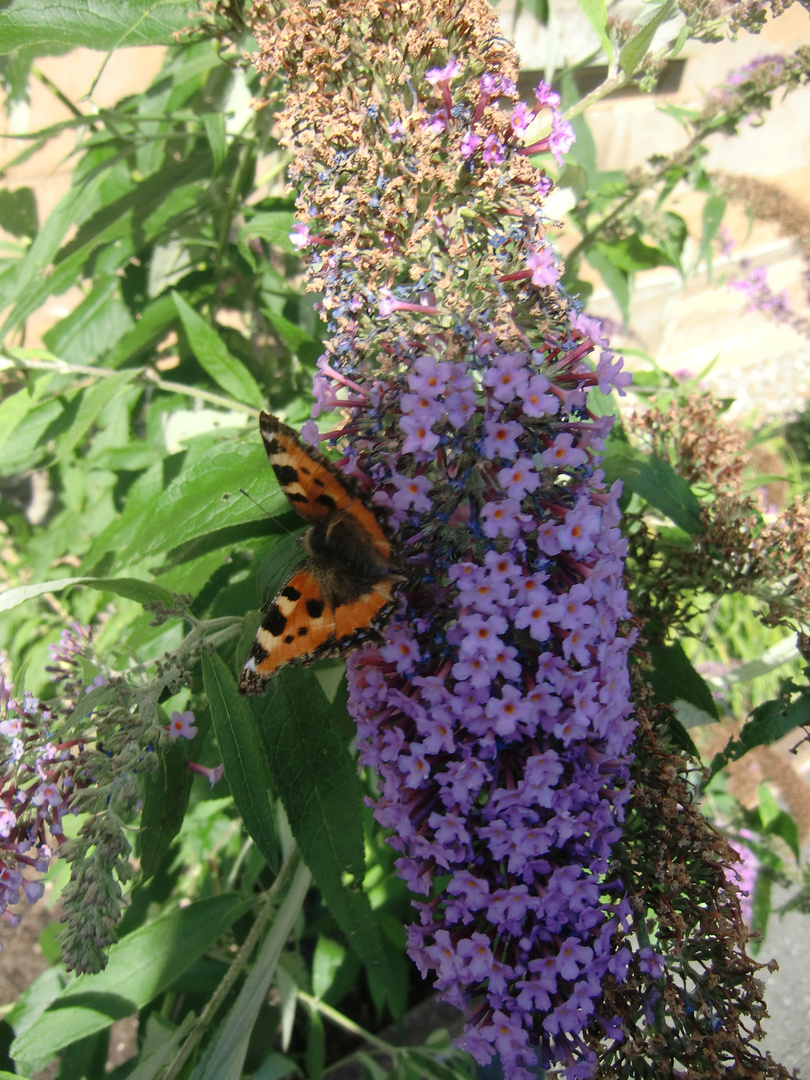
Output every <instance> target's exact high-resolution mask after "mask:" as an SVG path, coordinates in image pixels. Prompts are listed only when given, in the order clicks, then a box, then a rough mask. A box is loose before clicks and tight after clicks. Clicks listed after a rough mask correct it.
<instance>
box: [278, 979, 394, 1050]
mask: <svg viewBox="0 0 810 1080" xmlns="http://www.w3.org/2000/svg"><path fill="white" fill-rule="evenodd" d="M298 1000H299V1001H302V1002H303V1003H304V1004H305V1005H306V1006H307V1007H308V1008H310V1009H314V1010H315V1012H319V1013H321V1015H322V1016H325V1017H326V1018H327V1020H331V1021H332V1023H333V1024H337V1025H338V1027H342V1028H343V1030H344V1031H349V1032H351V1034H352V1035H357V1036H358V1038H360V1039H364V1040H365V1041H366V1042H368V1043H370V1044H371V1045H372V1046H376V1047H377V1049H378V1050H381V1051H382V1052H383V1053H384V1054H390V1055H391V1056H392V1057H393V1056H395V1055H396V1054H397V1052H398V1050H399V1047H397V1046H394V1045H393V1044H392V1043H389V1042H386V1041H385V1039H381V1038H379V1036H377V1035H372V1034H371V1032H370V1031H366V1029H365V1028H361V1027H360V1025H359V1024H355V1022H354V1021H353V1020H350V1019H349V1018H348V1016H344V1015H343V1013H341V1012H338V1011H337V1009H333V1008H332V1006H331V1005H327V1004H326V1003H325V1002H323V1001H321V1000H320V998H316V997H313V996H312V994H306V993H304V991H303V990H299V991H298Z"/></svg>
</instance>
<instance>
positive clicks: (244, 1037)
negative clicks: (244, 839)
mask: <svg viewBox="0 0 810 1080" xmlns="http://www.w3.org/2000/svg"><path fill="white" fill-rule="evenodd" d="M310 881H311V874H310V872H309V870H308V869H307V867H306V866H305V865H304V863H303V862H302V861H301V857H300V854H299V852H298V849H297V848H295V847H294V848H293V849H292V851H290V853H289V855H288V856H287V858H286V860H285V861H284V864H283V866H282V867H281V870H280V871H279V874H278V877H277V878H276V880H275V882H274V883H273V886H272V888H271V889H270V890H269V891H268V893H267V894H266V896H265V898H264V904H263V906H262V909H261V911H260V913H259V916H258V918H257V919H256V922H255V923H254V925H253V927H252V928H251V931H250V933H249V935H248V937H247V940H246V941H245V943H244V945H243V946H242V948H241V949H240V950H239V953H238V954H237V956H236V958H235V960H234V961H233V963H232V964H231V966H230V968H229V970H228V973H227V975H226V976H225V978H224V979H223V980H222V982H221V983H220V985H219V986H218V987H217V989H216V991H215V993H214V994H213V996H212V997H211V1000H210V1001H209V1002H208V1004H207V1005H206V1007H205V1009H204V1010H203V1012H202V1014H201V1016H200V1019H199V1020H198V1021H197V1023H196V1024H195V1025H194V1028H193V1029H192V1031H191V1033H190V1034H189V1036H188V1038H187V1039H186V1041H185V1043H184V1044H183V1046H182V1048H181V1050H180V1051H179V1053H178V1055H177V1057H176V1058H175V1059H174V1061H172V1063H171V1065H169V1067H168V1069H167V1070H166V1072H165V1073H164V1074H163V1075H162V1076H161V1078H160V1080H175V1078H176V1077H177V1076H179V1075H180V1073H181V1071H182V1070H183V1067H184V1066H185V1064H186V1062H187V1061H188V1060H189V1058H190V1057H191V1055H192V1053H193V1052H194V1050H195V1049H196V1047H197V1045H198V1043H199V1042H200V1040H201V1039H202V1038H203V1036H204V1035H205V1033H206V1031H207V1030H208V1028H209V1026H210V1025H211V1022H212V1020H213V1018H214V1015H215V1014H216V1012H217V1010H218V1009H219V1007H220V1006H221V1005H222V1003H223V1001H224V1000H225V998H226V997H227V995H228V994H229V993H230V991H231V989H232V988H233V985H234V983H235V982H236V979H237V977H238V976H239V975H240V974H241V973H242V971H243V969H244V968H245V965H246V964H247V962H248V959H249V958H250V956H251V955H252V953H253V950H254V948H255V946H256V944H257V942H258V941H259V939H260V937H261V935H262V933H263V931H264V929H265V927H266V926H267V923H268V922H269V920H270V917H271V915H272V914H273V913H275V918H274V919H273V922H272V925H271V926H270V929H269V932H268V934H267V937H266V938H265V940H264V944H263V945H262V946H261V949H260V950H259V953H258V955H257V957H256V959H255V961H254V963H253V966H252V968H251V971H250V973H249V975H248V977H247V978H246V979H245V983H244V986H243V987H242V989H241V990H240V992H239V996H238V998H237V999H236V1001H235V1002H234V1004H233V1006H232V1008H231V1011H230V1013H229V1017H228V1019H227V1020H226V1021H225V1023H223V1024H222V1025H221V1026H220V1028H219V1030H218V1032H217V1034H216V1035H215V1037H214V1041H213V1043H212V1044H211V1046H210V1047H209V1049H208V1052H207V1054H206V1059H205V1067H204V1069H203V1071H202V1073H201V1080H213V1078H215V1077H221V1076H230V1075H232V1074H234V1070H235V1073H239V1072H240V1063H241V1062H242V1061H244V1056H245V1054H246V1053H247V1048H248V1040H249V1038H250V1033H251V1031H252V1029H253V1022H254V1021H255V1018H256V1016H257V1015H258V1013H259V1010H260V1009H261V1008H262V1006H263V1005H264V1001H265V998H266V996H267V991H268V990H269V989H270V984H271V982H272V980H273V976H274V974H275V970H276V965H277V963H278V959H279V957H280V956H281V953H282V951H283V949H284V946H285V945H286V943H287V939H288V937H289V936H290V933H291V931H292V928H293V925H294V923H295V920H296V919H297V918H298V914H299V912H300V910H301V905H302V904H303V902H304V898H305V897H306V894H307V890H308V888H309V884H310ZM282 893H283V894H284V899H283V900H282V901H281V903H280V905H279V906H278V907H276V906H275V904H274V903H273V901H274V900H275V899H276V897H277V896H278V895H279V894H282ZM232 1021H236V1022H233V1023H232Z"/></svg>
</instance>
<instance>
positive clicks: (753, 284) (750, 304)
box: [729, 259, 810, 337]
mask: <svg viewBox="0 0 810 1080" xmlns="http://www.w3.org/2000/svg"><path fill="white" fill-rule="evenodd" d="M740 267H741V268H742V269H743V270H744V271H746V273H745V277H742V278H738V279H737V280H736V281H730V282H729V287H730V288H732V289H736V290H737V291H738V292H741V293H742V294H743V295H744V296H745V298H746V302H745V307H744V308H743V311H745V312H751V311H759V312H762V314H763V315H767V316H768V318H770V319H773V321H774V322H776V323H779V324H784V325H786V326H790V327H791V328H792V329H793V330H795V331H796V332H797V333H799V334H803V335H804V336H805V337H810V319H807V318H806V317H803V316H801V315H799V314H798V313H797V312H795V311H794V310H793V307H792V306H791V303H790V298H789V296H788V293H787V289H783V290H782V291H781V292H778V293H777V292H774V290H773V289H772V288H771V286H770V285H769V284H768V271H767V268H766V267H764V266H756V267H752V266H751V265H750V263H749V261H748V260H747V259H743V260H742V261H741V262H740Z"/></svg>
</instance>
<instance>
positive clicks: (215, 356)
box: [172, 292, 264, 409]
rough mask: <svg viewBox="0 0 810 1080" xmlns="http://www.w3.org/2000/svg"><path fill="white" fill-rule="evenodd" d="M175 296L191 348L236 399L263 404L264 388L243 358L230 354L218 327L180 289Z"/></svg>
mask: <svg viewBox="0 0 810 1080" xmlns="http://www.w3.org/2000/svg"><path fill="white" fill-rule="evenodd" d="M172 297H173V299H174V303H175V307H176V308H177V312H178V314H179V316H180V319H181V321H182V323H183V328H184V329H185V331H186V336H187V337H188V341H189V345H190V346H191V350H192V352H193V353H194V355H195V356H196V357H197V359H198V360H199V362H200V365H201V366H202V367H203V369H204V370H205V371H206V372H207V373H208V374H209V375H210V376H211V378H212V379H213V380H214V382H215V383H217V385H218V386H221V387H222V389H223V390H224V391H225V392H226V393H227V394H230V395H231V396H232V397H233V398H235V399H236V400H237V401H244V402H245V403H246V404H247V405H253V406H254V407H255V408H257V409H261V408H264V397H263V396H262V392H261V390H260V389H259V387H258V385H257V383H256V380H255V379H254V378H253V376H252V375H251V374H250V372H249V371H248V369H247V368H246V367H245V365H244V364H243V363H242V362H241V360H237V359H236V357H235V356H231V354H230V353H229V352H228V350H227V348H226V347H225V343H224V342H223V340H222V338H221V337H220V336H219V334H218V333H217V332H216V330H214V329H213V328H212V327H210V326H209V325H208V323H207V322H206V321H205V319H203V318H202V316H200V315H198V314H197V312H196V311H195V310H194V309H193V308H192V307H189V305H188V304H187V303H186V301H185V300H184V299H183V297H182V296H181V295H180V293H178V292H173V293H172Z"/></svg>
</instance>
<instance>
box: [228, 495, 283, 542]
mask: <svg viewBox="0 0 810 1080" xmlns="http://www.w3.org/2000/svg"><path fill="white" fill-rule="evenodd" d="M238 490H239V494H240V495H244V496H245V498H246V499H250V501H251V502H252V503H253V505H254V506H258V508H259V509H260V510H261V512H262V513H263V514H264V516H265V517H266V518H271V517H272V516H273V515H272V514H271V513H270V512H269V511H268V509H267V507H266V506H262V504H261V503H260V502H259V501H258V500H257V499H254V498H253V496H252V495H251V494H250V492H248V491H245V489H244V488H239V489H238ZM275 522H276V525H277V526H278V527H279V528H280V529H281V530H282V531H283V532H285V533H287V534H288V535H289V536H292V535H293V530H292V529H288V528H287V526H286V525H282V523H281V522H280V521H279V520H278V518H276V519H275Z"/></svg>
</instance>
